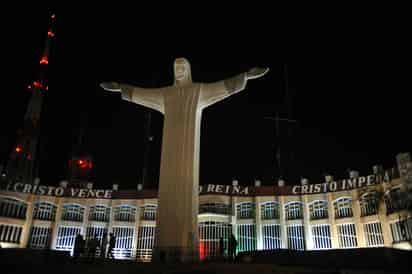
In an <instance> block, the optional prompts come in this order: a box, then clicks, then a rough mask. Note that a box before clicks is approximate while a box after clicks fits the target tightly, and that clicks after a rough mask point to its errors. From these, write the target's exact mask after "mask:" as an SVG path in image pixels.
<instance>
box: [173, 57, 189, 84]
mask: <svg viewBox="0 0 412 274" xmlns="http://www.w3.org/2000/svg"><path fill="white" fill-rule="evenodd" d="M175 78H176V80H178V81H181V80H183V79H185V78H186V66H185V63H184V62H183V61H176V63H175Z"/></svg>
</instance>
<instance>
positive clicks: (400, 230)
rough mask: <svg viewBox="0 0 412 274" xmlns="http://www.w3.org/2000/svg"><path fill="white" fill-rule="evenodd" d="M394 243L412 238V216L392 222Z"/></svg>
mask: <svg viewBox="0 0 412 274" xmlns="http://www.w3.org/2000/svg"><path fill="white" fill-rule="evenodd" d="M391 231H392V239H393V243H400V242H403V241H410V240H412V218H409V219H407V220H401V221H397V222H395V223H392V224H391Z"/></svg>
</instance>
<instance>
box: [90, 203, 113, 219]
mask: <svg viewBox="0 0 412 274" xmlns="http://www.w3.org/2000/svg"><path fill="white" fill-rule="evenodd" d="M109 220H110V207H107V206H104V205H95V206H91V207H90V212H89V221H97V222H106V223H108V222H109Z"/></svg>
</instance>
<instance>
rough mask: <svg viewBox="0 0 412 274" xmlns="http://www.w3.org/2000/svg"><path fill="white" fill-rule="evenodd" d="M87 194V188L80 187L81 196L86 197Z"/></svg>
mask: <svg viewBox="0 0 412 274" xmlns="http://www.w3.org/2000/svg"><path fill="white" fill-rule="evenodd" d="M86 194H87V189H84V188H82V189H80V191H79V198H86Z"/></svg>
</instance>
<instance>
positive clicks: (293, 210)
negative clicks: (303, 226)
mask: <svg viewBox="0 0 412 274" xmlns="http://www.w3.org/2000/svg"><path fill="white" fill-rule="evenodd" d="M285 216H286V220H298V219H302V218H303V210H302V203H301V202H289V203H287V204H286V205H285Z"/></svg>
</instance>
